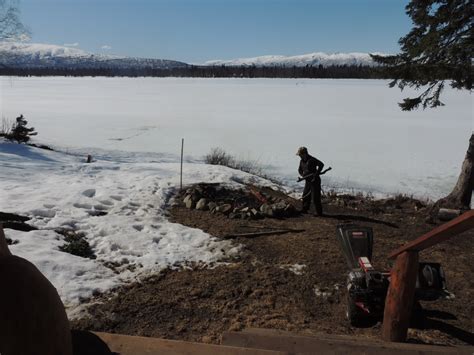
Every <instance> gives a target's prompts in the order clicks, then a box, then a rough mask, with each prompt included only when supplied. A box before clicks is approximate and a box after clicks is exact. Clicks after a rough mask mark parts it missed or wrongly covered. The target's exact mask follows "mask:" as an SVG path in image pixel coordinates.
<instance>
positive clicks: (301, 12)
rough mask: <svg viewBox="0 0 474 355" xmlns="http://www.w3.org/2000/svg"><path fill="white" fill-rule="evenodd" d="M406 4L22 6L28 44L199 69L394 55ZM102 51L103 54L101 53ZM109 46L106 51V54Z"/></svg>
mask: <svg viewBox="0 0 474 355" xmlns="http://www.w3.org/2000/svg"><path fill="white" fill-rule="evenodd" d="M407 3H408V0H313V1H310V0H21V2H20V6H21V10H22V19H23V22H24V23H25V24H26V25H27V26H29V28H30V29H31V31H32V41H33V42H38V43H51V44H60V45H62V44H65V43H68V44H74V43H78V47H79V48H81V49H84V50H87V51H90V52H99V53H100V52H101V53H110V54H119V55H129V56H139V57H154V58H167V59H176V60H182V61H185V62H191V63H202V62H204V61H206V60H210V59H232V58H239V57H252V56H260V55H267V54H282V55H297V54H305V53H311V52H319V51H320V52H329V53H332V52H385V53H394V52H397V51H398V48H399V47H398V39H399V38H400V37H401V36H403V35H404V34H406V33H407V32H408V31H409V30H410V28H411V21H410V19H409V18H408V16H407V15H406V14H405V10H404V8H405V6H406V4H407ZM103 46H106V47H105V48H106V49H103V48H102V47H103ZM108 47H110V48H108Z"/></svg>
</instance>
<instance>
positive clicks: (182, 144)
mask: <svg viewBox="0 0 474 355" xmlns="http://www.w3.org/2000/svg"><path fill="white" fill-rule="evenodd" d="M183 151H184V138H181V171H180V174H179V176H180V178H179V190H180V191H181V190H183Z"/></svg>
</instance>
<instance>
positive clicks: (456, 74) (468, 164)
mask: <svg viewBox="0 0 474 355" xmlns="http://www.w3.org/2000/svg"><path fill="white" fill-rule="evenodd" d="M406 13H407V15H408V16H410V18H411V19H412V21H413V28H412V29H411V31H410V32H409V33H408V34H407V35H406V36H404V37H402V38H401V39H400V40H399V44H400V48H401V53H400V54H397V55H394V56H388V57H383V56H372V57H373V58H374V59H375V60H376V61H378V62H380V63H382V64H385V69H386V70H387V72H388V74H389V76H390V77H391V78H393V79H394V80H393V81H392V82H391V83H390V84H389V85H390V87H394V86H396V85H397V86H398V87H399V88H400V89H401V90H403V89H404V88H405V87H406V86H408V87H414V88H416V89H420V88H423V92H422V93H421V94H420V95H419V96H417V97H414V98H405V99H404V100H403V102H401V103H399V105H400V107H401V108H402V110H407V111H409V110H413V109H417V108H418V107H420V105H421V106H422V107H423V108H427V107H431V108H433V107H438V106H442V105H444V104H443V103H442V102H441V100H440V96H441V93H442V91H443V88H444V86H445V82H449V83H450V85H451V86H452V87H453V88H456V89H460V90H461V89H464V90H469V91H471V90H472V77H473V72H472V58H473V57H474V50H473V49H474V16H473V15H474V5H473V4H472V2H471V1H470V0H411V1H410V3H409V4H408V5H407V6H406ZM470 134H471V136H470V140H469V146H468V150H467V153H466V156H465V158H464V162H463V164H462V168H461V174H460V175H459V178H458V181H457V183H456V186H455V187H454V189H453V191H452V192H451V193H450V194H449V195H448V196H446V197H444V198H442V199H440V200H439V201H437V203H436V204H435V209H434V211H435V210H437V208H436V207H448V208H462V209H469V208H470V204H471V196H472V192H473V190H474V133H473V132H471V133H470Z"/></svg>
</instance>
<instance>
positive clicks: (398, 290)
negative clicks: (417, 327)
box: [382, 250, 418, 342]
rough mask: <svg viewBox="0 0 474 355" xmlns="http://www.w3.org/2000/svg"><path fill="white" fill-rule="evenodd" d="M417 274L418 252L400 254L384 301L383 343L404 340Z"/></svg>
mask: <svg viewBox="0 0 474 355" xmlns="http://www.w3.org/2000/svg"><path fill="white" fill-rule="evenodd" d="M417 274H418V252H417V251H411V250H409V251H405V252H404V253H402V254H400V255H399V256H398V257H397V260H396V262H395V266H394V267H393V269H392V271H391V275H390V276H391V277H390V286H389V287H388V292H387V297H386V299H385V310H384V315H383V325H382V339H383V340H385V341H395V342H403V341H405V340H406V337H407V331H408V326H409V323H410V317H411V309H412V306H413V302H414V297H415V287H416V278H417Z"/></svg>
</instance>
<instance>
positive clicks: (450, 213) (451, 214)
mask: <svg viewBox="0 0 474 355" xmlns="http://www.w3.org/2000/svg"><path fill="white" fill-rule="evenodd" d="M460 215H461V211H460V210H453V209H450V208H440V209H439V211H438V218H439V219H440V220H441V221H450V220H452V219H455V218H456V217H459V216H460Z"/></svg>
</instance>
